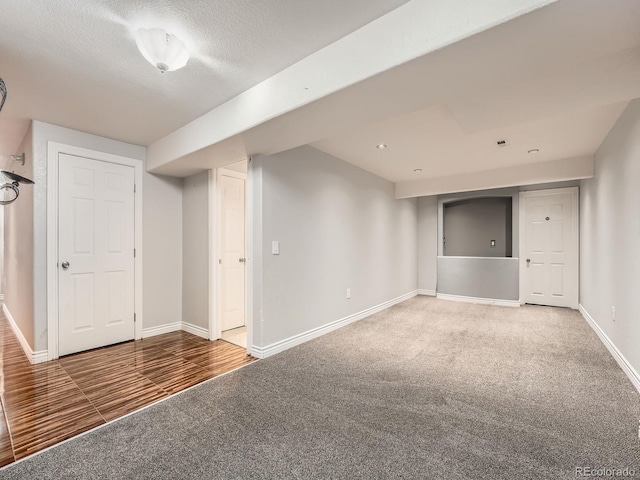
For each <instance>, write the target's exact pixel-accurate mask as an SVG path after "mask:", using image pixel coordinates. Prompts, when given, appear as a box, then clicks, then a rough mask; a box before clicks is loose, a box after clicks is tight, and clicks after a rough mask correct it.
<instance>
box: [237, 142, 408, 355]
mask: <svg viewBox="0 0 640 480" xmlns="http://www.w3.org/2000/svg"><path fill="white" fill-rule="evenodd" d="M250 177H251V178H250V182H251V184H252V186H253V189H254V190H253V195H254V197H253V198H252V205H253V208H254V211H253V218H252V219H251V222H252V229H253V230H254V232H255V231H259V230H260V225H261V226H262V234H261V236H260V235H259V236H257V237H255V238H254V240H255V241H256V243H257V244H255V245H254V247H255V248H254V251H253V252H252V257H253V258H251V259H250V260H251V267H252V275H253V280H254V283H253V285H254V297H255V298H254V300H255V302H256V303H255V304H254V307H255V308H254V319H253V324H254V327H255V328H254V336H253V339H252V343H253V345H256V346H259V347H268V346H270V345H273V344H275V343H277V342H279V341H282V340H284V339H287V338H289V337H292V336H295V335H298V334H301V333H304V332H308V331H310V330H312V329H315V328H318V327H322V326H325V325H327V324H329V323H331V322H334V321H337V320H339V319H342V318H344V317H347V316H349V315H352V314H355V313H357V312H361V311H363V310H366V309H368V308H371V307H374V306H376V305H379V304H381V303H384V302H387V301H389V300H392V299H395V298H397V297H400V296H402V295H404V294H407V293H410V292H414V291H415V290H416V289H417V277H418V272H417V265H418V259H417V238H418V232H417V223H418V222H417V201H416V199H407V200H395V199H394V186H393V184H392V183H390V182H388V181H386V180H383V179H381V178H379V177H376V176H375V175H372V174H370V173H368V172H365V171H363V170H360V169H359V168H356V167H354V166H352V165H349V164H347V163H345V162H342V161H340V160H338V159H336V158H334V157H331V156H329V155H327V154H325V153H322V152H320V151H318V150H315V149H313V148H311V147H300V148H296V149H294V150H290V151H287V152H283V153H280V154H277V155H273V156H259V157H256V158H254V159H253V160H252V162H251V166H250ZM260 200H261V202H260ZM256 210H257V211H256ZM274 240H277V241H279V242H280V255H272V254H271V246H272V241H274ZM258 242H259V243H258ZM347 288H351V295H352V296H351V299H347V298H346V289H347Z"/></svg>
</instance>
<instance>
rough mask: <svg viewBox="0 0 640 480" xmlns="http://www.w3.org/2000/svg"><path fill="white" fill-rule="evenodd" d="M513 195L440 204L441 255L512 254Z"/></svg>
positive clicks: (479, 255)
mask: <svg viewBox="0 0 640 480" xmlns="http://www.w3.org/2000/svg"><path fill="white" fill-rule="evenodd" d="M512 229H513V220H512V198H511V197H510V196H509V197H481V198H466V199H464V200H456V201H452V202H448V203H445V204H443V237H444V238H443V250H442V251H443V254H444V255H445V256H457V257H512V256H513V241H512V239H513V235H512Z"/></svg>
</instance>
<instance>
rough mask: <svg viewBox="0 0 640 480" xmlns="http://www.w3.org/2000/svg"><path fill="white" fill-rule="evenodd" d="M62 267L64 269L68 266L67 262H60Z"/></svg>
mask: <svg viewBox="0 0 640 480" xmlns="http://www.w3.org/2000/svg"><path fill="white" fill-rule="evenodd" d="M62 268H63V269H64V270H66V269H67V268H69V262H62Z"/></svg>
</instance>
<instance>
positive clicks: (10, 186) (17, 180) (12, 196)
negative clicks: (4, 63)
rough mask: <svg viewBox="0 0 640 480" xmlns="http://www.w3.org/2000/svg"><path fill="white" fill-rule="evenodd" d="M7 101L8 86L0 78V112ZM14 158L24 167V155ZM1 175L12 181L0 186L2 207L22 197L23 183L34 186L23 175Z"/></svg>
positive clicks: (3, 171)
mask: <svg viewBox="0 0 640 480" xmlns="http://www.w3.org/2000/svg"><path fill="white" fill-rule="evenodd" d="M6 99H7V86H6V85H5V83H4V80H2V78H0V111H1V110H2V107H4V101H5V100H6ZM12 158H13V161H19V162H22V165H24V162H25V158H24V153H21V154H20V155H12ZM12 163H13V162H12ZM0 173H2V174H3V175H4V176H5V177H7V178H8V179H9V180H10V181H9V182H5V183H3V184H1V185H0V205H8V204H10V203H13V202H15V201H16V199H17V198H18V195H20V189H19V187H20V184H21V183H23V184H25V185H32V184H33V180H29V179H28V178H25V177H23V176H22V175H18V174H17V173H14V172H10V171H8V170H0Z"/></svg>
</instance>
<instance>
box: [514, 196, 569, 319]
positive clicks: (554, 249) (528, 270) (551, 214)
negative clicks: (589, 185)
mask: <svg viewBox="0 0 640 480" xmlns="http://www.w3.org/2000/svg"><path fill="white" fill-rule="evenodd" d="M523 201H524V218H523V219H521V221H522V222H524V238H522V239H521V241H522V242H524V251H523V254H524V255H523V256H524V258H523V259H522V261H521V266H522V268H523V269H524V275H523V278H524V302H525V303H533V304H538V305H550V306H555V307H571V308H576V305H577V294H578V292H577V288H576V282H577V269H578V265H577V252H578V237H577V215H578V212H577V189H561V190H557V191H554V190H545V191H535V192H526V193H525V194H524V196H523Z"/></svg>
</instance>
